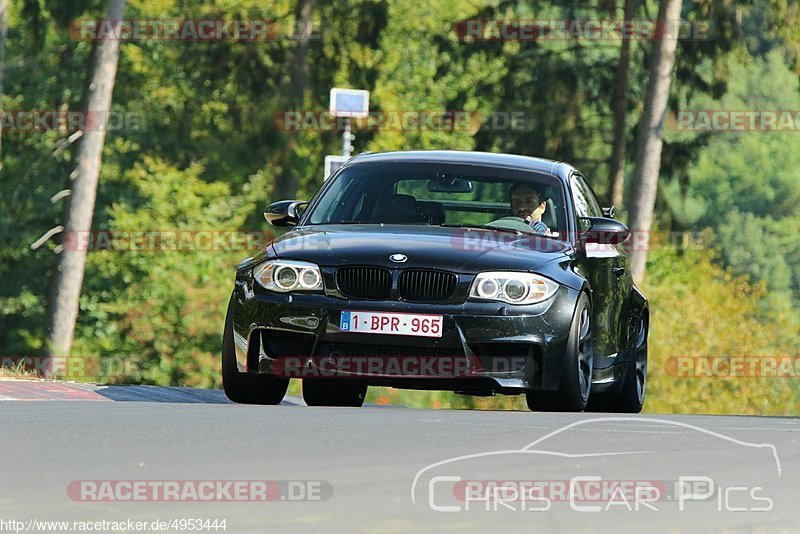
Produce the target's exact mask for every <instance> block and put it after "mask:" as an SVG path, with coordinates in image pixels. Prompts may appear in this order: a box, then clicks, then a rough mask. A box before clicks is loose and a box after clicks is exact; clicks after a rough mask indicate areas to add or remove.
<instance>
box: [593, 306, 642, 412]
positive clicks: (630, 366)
mask: <svg viewBox="0 0 800 534" xmlns="http://www.w3.org/2000/svg"><path fill="white" fill-rule="evenodd" d="M649 323H650V321H649V317H648V316H647V312H643V313H642V314H641V315H640V316H639V320H638V321H637V329H636V338H635V339H634V344H633V353H632V354H631V357H630V358H629V359H628V361H627V362H626V363H625V366H626V367H625V378H624V379H623V381H622V386H621V387H620V390H619V391H618V392H616V393H602V394H595V395H592V402H591V405H590V409H591V410H592V411H597V412H614V413H639V412H641V411H642V407H643V406H644V396H645V390H646V387H647V335H648V333H649V328H650V324H649Z"/></svg>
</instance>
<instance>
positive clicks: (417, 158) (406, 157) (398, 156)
mask: <svg viewBox="0 0 800 534" xmlns="http://www.w3.org/2000/svg"><path fill="white" fill-rule="evenodd" d="M385 162H409V163H424V162H431V163H433V162H437V163H465V164H470V165H487V166H494V167H506V168H513V169H517V170H527V171H531V172H538V173H541V174H547V175H550V176H554V177H556V178H559V179H561V180H563V181H567V180H568V179H569V176H570V174H571V173H572V172H573V171H575V168H574V167H573V166H572V165H570V164H568V163H566V162H563V161H558V160H551V159H545V158H538V157H534V156H524V155H519V154H506V153H500V152H472V151H461V150H395V151H389V152H363V153H361V154H358V155H356V156H353V157H352V158H350V159H349V160H348V161H347V162H346V163H345V164H344V165H343V166H342V168H344V167H350V166H351V165H356V164H362V163H385Z"/></svg>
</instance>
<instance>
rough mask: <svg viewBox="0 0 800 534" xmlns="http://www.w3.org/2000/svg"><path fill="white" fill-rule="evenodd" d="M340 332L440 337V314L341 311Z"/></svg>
mask: <svg viewBox="0 0 800 534" xmlns="http://www.w3.org/2000/svg"><path fill="white" fill-rule="evenodd" d="M339 329H340V330H341V331H342V332H359V333H364V334H391V335H396V336H420V337H442V316H441V315H420V314H414V313H382V312H363V311H343V312H342V319H341V322H340V324H339Z"/></svg>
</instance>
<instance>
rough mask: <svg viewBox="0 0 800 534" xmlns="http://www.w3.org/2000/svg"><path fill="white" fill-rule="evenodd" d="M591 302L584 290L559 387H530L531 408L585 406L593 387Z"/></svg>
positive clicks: (575, 409) (574, 409)
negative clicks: (543, 389) (555, 388)
mask: <svg viewBox="0 0 800 534" xmlns="http://www.w3.org/2000/svg"><path fill="white" fill-rule="evenodd" d="M593 360H594V348H593V345H592V305H591V304H590V303H589V297H588V296H587V295H586V293H583V292H582V293H581V295H580V297H578V302H577V304H576V305H575V312H574V313H573V315H572V324H571V325H570V329H569V337H568V338H567V348H566V351H565V352H564V362H563V365H562V372H561V380H559V385H558V389H557V390H556V391H529V392H528V393H527V395H526V400H527V403H528V408H530V409H531V410H533V411H540V412H561V411H563V412H580V411H583V410H584V409H586V405H587V403H588V401H589V393H590V392H591V389H592V364H593Z"/></svg>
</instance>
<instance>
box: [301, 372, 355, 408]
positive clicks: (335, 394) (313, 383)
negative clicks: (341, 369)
mask: <svg viewBox="0 0 800 534" xmlns="http://www.w3.org/2000/svg"><path fill="white" fill-rule="evenodd" d="M366 396H367V385H366V384H362V383H357V382H349V381H348V380H346V379H343V380H321V379H319V378H304V379H303V400H304V401H306V404H308V405H309V406H353V407H356V408H357V407H359V406H361V405H362V404H364V398H365V397H366Z"/></svg>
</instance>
